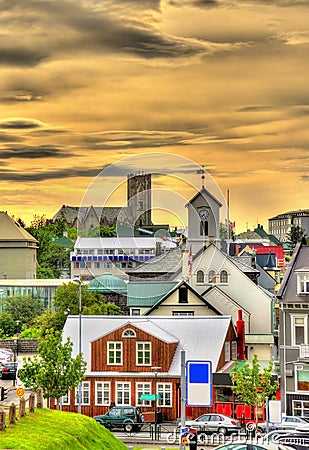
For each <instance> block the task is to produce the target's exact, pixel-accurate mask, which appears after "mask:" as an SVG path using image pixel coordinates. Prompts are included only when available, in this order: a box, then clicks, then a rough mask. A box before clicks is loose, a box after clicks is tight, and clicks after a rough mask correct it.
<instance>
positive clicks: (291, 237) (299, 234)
mask: <svg viewBox="0 0 309 450" xmlns="http://www.w3.org/2000/svg"><path fill="white" fill-rule="evenodd" d="M287 238H288V241H287V242H288V244H290V245H291V247H292V249H293V248H294V247H295V245H296V244H297V242H300V241H301V240H302V238H306V236H305V230H304V229H303V228H301V227H300V226H299V225H297V226H296V227H292V228H291V231H290V232H289V233H288V234H287Z"/></svg>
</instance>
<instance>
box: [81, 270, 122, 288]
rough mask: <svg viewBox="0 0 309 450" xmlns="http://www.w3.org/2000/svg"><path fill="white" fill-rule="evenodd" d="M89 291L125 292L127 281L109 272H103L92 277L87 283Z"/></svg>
mask: <svg viewBox="0 0 309 450" xmlns="http://www.w3.org/2000/svg"><path fill="white" fill-rule="evenodd" d="M88 290H89V291H92V292H93V291H98V292H102V293H111V292H118V293H119V292H121V293H126V292H127V283H126V282H125V281H124V280H122V279H121V278H119V277H116V276H115V275H112V274H111V273H108V272H106V273H103V275H100V276H99V277H96V278H94V279H93V280H91V281H90V282H89V284H88Z"/></svg>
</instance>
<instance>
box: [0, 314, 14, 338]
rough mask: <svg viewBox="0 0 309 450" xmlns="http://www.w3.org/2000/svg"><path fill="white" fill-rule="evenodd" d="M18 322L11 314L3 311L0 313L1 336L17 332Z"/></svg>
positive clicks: (5, 336)
mask: <svg viewBox="0 0 309 450" xmlns="http://www.w3.org/2000/svg"><path fill="white" fill-rule="evenodd" d="M16 331H18V330H17V324H16V323H15V322H14V320H13V317H12V316H11V314H9V313H7V312H2V313H1V314H0V338H8V337H11V336H13V335H14V334H15V333H16Z"/></svg>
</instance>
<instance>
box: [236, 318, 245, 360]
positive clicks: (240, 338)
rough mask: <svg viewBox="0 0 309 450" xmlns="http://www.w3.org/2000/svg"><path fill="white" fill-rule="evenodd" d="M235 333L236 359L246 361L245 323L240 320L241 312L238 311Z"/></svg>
mask: <svg viewBox="0 0 309 450" xmlns="http://www.w3.org/2000/svg"><path fill="white" fill-rule="evenodd" d="M236 331H237V359H238V360H239V361H243V360H245V359H246V354H245V322H244V321H243V319H242V310H241V309H239V310H238V320H237V322H236Z"/></svg>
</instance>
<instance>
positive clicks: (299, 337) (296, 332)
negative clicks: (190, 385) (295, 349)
mask: <svg viewBox="0 0 309 450" xmlns="http://www.w3.org/2000/svg"><path fill="white" fill-rule="evenodd" d="M307 319H308V316H307V315H295V314H291V325H292V330H291V331H292V333H291V336H292V345H301V344H308V333H307Z"/></svg>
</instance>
